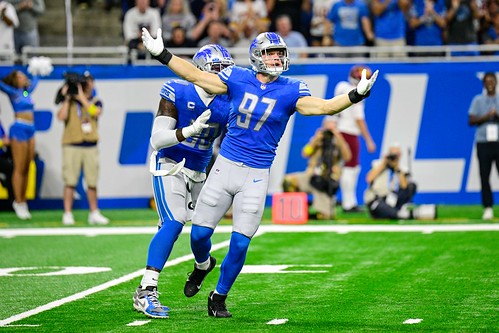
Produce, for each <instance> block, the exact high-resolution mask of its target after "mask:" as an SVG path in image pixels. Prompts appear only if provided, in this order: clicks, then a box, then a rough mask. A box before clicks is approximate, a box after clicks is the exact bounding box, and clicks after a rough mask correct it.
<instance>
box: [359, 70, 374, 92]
mask: <svg viewBox="0 0 499 333" xmlns="http://www.w3.org/2000/svg"><path fill="white" fill-rule="evenodd" d="M378 72H379V70H376V72H374V73H373V75H371V78H370V79H369V80H368V79H367V78H366V69H363V70H362V76H361V79H360V81H359V83H358V84H357V92H358V93H359V95H366V94H367V93H368V92H369V90H371V88H372V86H373V84H374V82H376V78H377V77H378Z"/></svg>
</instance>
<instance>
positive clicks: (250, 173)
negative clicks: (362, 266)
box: [142, 29, 378, 317]
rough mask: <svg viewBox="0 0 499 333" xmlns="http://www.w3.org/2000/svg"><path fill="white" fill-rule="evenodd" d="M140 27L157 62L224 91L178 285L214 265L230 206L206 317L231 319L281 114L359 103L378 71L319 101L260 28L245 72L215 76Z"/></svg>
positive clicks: (326, 111)
mask: <svg viewBox="0 0 499 333" xmlns="http://www.w3.org/2000/svg"><path fill="white" fill-rule="evenodd" d="M142 31H143V33H142V39H143V42H144V45H145V47H146V48H147V49H148V50H149V52H150V53H151V54H152V55H153V56H154V57H155V58H156V59H157V60H159V61H160V62H161V63H163V64H165V65H167V66H168V67H169V68H170V69H171V70H172V71H173V72H175V73H176V74H177V75H178V76H180V77H182V78H184V79H186V80H187V81H190V82H192V83H194V84H196V85H198V86H200V87H203V89H205V90H206V91H208V92H211V93H213V94H227V95H228V97H229V100H230V103H231V109H230V114H229V125H228V132H227V134H226V136H225V138H224V140H223V141H222V146H221V150H220V153H219V155H218V157H217V160H216V161H215V164H214V166H213V167H212V169H211V172H210V175H209V177H208V179H207V181H206V184H205V186H204V187H203V189H202V190H201V193H200V195H199V200H198V202H197V205H196V209H195V211H194V215H193V217H192V230H191V248H192V251H193V253H194V257H195V264H194V271H193V272H192V273H191V274H190V276H189V278H188V279H187V282H186V284H185V287H184V294H185V295H186V296H188V297H190V296H194V295H195V294H196V293H197V292H198V291H199V289H200V288H201V284H202V282H203V280H204V278H205V277H206V275H207V274H208V273H209V272H210V271H211V270H212V269H213V268H214V266H215V260H214V258H213V257H212V256H211V255H210V249H211V235H212V234H213V231H214V229H215V227H216V226H217V224H218V223H219V221H220V219H221V218H222V217H223V216H224V213H225V212H226V211H227V209H228V208H229V207H230V205H231V204H232V209H233V232H232V235H231V240H230V246H229V251H228V253H227V255H226V256H225V258H224V261H223V262H222V265H221V274H220V278H219V280H218V283H217V286H216V289H215V290H214V291H211V292H210V294H209V296H208V314H209V315H210V316H214V317H231V316H232V314H231V313H230V312H229V311H228V310H227V307H226V304H225V300H226V298H227V294H228V293H229V290H230V288H231V287H232V285H233V283H234V281H235V280H236V277H237V276H238V274H239V272H240V271H241V269H242V267H243V265H244V261H245V258H246V253H247V250H248V247H249V243H250V241H251V238H252V237H253V235H254V234H255V233H256V231H257V229H258V227H259V225H260V221H261V217H262V214H263V210H264V208H265V198H266V194H267V189H268V184H269V172H270V166H271V164H272V161H273V160H274V157H275V153H276V149H277V145H278V143H279V140H280V139H281V137H282V135H283V133H284V129H285V128H286V124H287V122H288V120H289V118H290V117H291V115H293V114H294V112H295V111H298V112H299V113H301V114H303V115H330V114H335V113H338V112H341V111H342V110H344V109H346V108H348V107H349V106H351V105H352V104H354V103H357V102H360V101H361V100H363V99H364V98H365V97H367V96H368V95H369V91H370V89H371V87H372V85H373V84H374V82H375V80H376V77H377V75H378V71H376V72H374V74H373V75H372V76H371V78H370V79H367V78H366V72H365V71H363V73H362V79H361V80H360V82H359V84H358V85H357V88H356V89H353V90H352V91H350V92H349V93H348V94H343V95H339V96H336V97H334V98H332V99H328V100H326V99H322V98H318V97H312V96H310V90H309V88H308V86H307V84H306V83H305V82H303V81H300V80H296V79H292V78H287V77H284V76H281V73H282V72H284V71H286V70H287V69H288V67H289V57H288V48H287V46H286V44H285V43H284V41H283V39H282V38H281V37H280V36H279V35H277V34H276V33H272V32H267V33H262V34H260V35H258V36H257V37H256V38H255V40H254V41H253V43H252V44H251V46H250V49H249V56H250V62H251V65H252V70H251V69H245V68H241V67H237V66H232V67H229V68H226V69H224V70H223V71H221V72H220V73H218V75H217V74H212V73H207V72H203V71H200V70H198V69H196V67H194V66H192V64H190V63H189V62H187V61H185V60H182V59H181V58H179V57H176V56H174V55H173V54H171V53H170V52H169V51H168V50H167V49H165V48H164V46H163V41H162V39H161V38H157V39H153V38H152V37H151V35H150V34H149V32H148V31H147V29H143V30H142ZM158 36H161V32H160V31H158Z"/></svg>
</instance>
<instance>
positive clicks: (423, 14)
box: [409, 0, 447, 56]
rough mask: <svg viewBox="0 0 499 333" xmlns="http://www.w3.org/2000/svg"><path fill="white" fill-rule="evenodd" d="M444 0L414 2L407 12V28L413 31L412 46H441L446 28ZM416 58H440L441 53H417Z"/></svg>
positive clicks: (419, 0)
mask: <svg viewBox="0 0 499 333" xmlns="http://www.w3.org/2000/svg"><path fill="white" fill-rule="evenodd" d="M445 14H446V10H445V4H444V0H414V3H413V5H412V7H411V10H410V12H409V26H410V27H411V29H414V45H416V46H440V45H443V44H444V42H443V32H444V30H445V27H446V26H447V21H446V20H445ZM416 55H417V56H441V55H443V54H442V53H441V52H425V53H417V54H416Z"/></svg>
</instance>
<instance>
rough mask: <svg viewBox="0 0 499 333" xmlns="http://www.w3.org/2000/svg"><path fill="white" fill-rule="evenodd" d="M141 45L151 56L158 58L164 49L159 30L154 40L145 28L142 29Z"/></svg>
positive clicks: (159, 29)
mask: <svg viewBox="0 0 499 333" xmlns="http://www.w3.org/2000/svg"><path fill="white" fill-rule="evenodd" d="M142 43H144V46H145V48H146V49H147V51H149V52H150V53H151V54H152V55H153V56H159V55H160V54H161V52H163V50H164V48H165V46H164V45H163V35H162V32H161V28H158V32H157V33H156V38H153V37H152V36H151V34H150V33H149V31H147V29H146V28H142Z"/></svg>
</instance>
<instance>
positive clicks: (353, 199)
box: [327, 65, 376, 212]
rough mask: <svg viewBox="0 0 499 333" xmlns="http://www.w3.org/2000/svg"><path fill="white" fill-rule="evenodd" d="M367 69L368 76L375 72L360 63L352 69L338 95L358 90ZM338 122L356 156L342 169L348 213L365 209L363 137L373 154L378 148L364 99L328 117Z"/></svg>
mask: <svg viewBox="0 0 499 333" xmlns="http://www.w3.org/2000/svg"><path fill="white" fill-rule="evenodd" d="M364 69H365V70H366V71H367V73H368V74H367V76H370V75H371V69H370V68H369V67H367V66H362V65H356V66H353V67H352V68H351V69H350V73H349V75H348V81H341V82H339V83H338V84H337V85H336V88H335V89H334V95H335V96H337V95H341V94H346V93H348V92H349V91H351V90H352V89H354V88H355V87H356V86H357V84H358V83H359V81H360V79H361V75H362V71H363V70H364ZM327 118H328V119H331V120H332V121H335V122H336V126H337V128H338V130H339V131H340V133H341V135H342V136H343V138H344V139H345V141H346V142H347V144H348V147H349V148H350V151H351V152H352V158H351V159H350V160H349V161H347V162H346V163H345V165H344V166H343V168H342V170H341V178H340V189H341V206H342V208H343V211H344V212H361V211H362V209H361V208H360V207H359V206H358V201H357V193H356V191H357V180H358V178H359V173H360V162H359V153H360V140H359V136H362V137H363V138H364V141H365V143H366V147H367V151H368V152H370V153H373V152H375V151H376V144H375V143H374V141H373V139H372V137H371V133H370V132H369V128H368V127H367V123H366V121H365V115H364V101H362V102H360V103H357V104H354V105H352V106H351V107H349V108H348V110H347V111H346V112H341V113H338V114H336V115H334V116H329V117H327Z"/></svg>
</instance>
